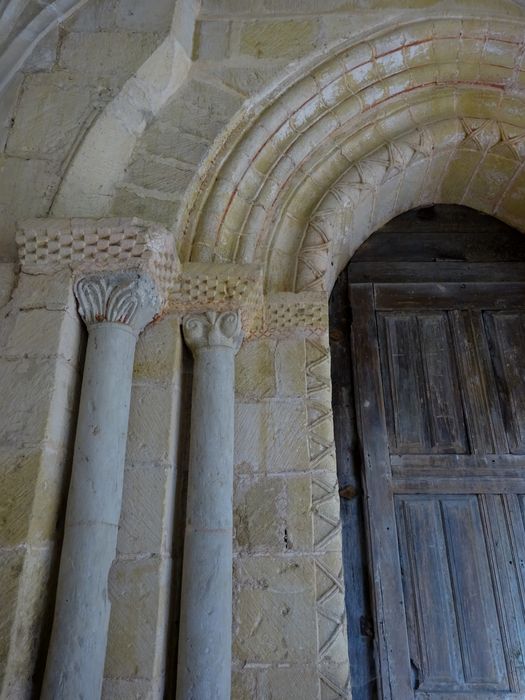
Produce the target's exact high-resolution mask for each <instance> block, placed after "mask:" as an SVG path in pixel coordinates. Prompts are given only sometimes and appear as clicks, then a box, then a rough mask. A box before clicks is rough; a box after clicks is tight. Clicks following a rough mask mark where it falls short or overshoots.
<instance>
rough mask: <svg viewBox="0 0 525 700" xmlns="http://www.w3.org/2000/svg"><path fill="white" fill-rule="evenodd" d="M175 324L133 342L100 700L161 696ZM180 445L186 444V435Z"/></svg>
mask: <svg viewBox="0 0 525 700" xmlns="http://www.w3.org/2000/svg"><path fill="white" fill-rule="evenodd" d="M179 324H180V320H179V318H178V317H176V316H172V315H169V314H168V315H166V316H164V317H162V318H161V319H159V320H157V321H156V322H154V323H153V324H151V325H150V326H148V327H147V328H146V329H145V331H144V332H143V333H142V334H141V335H140V336H139V340H138V343H137V349H136V354H135V363H134V370H133V389H132V399H131V412H130V420H129V428H128V447H127V456H126V468H125V473H124V491H123V501H122V511H121V517H120V523H119V536H118V542H117V558H116V560H115V562H114V564H113V567H112V570H111V574H110V597H111V601H112V610H111V618H110V625H109V639H108V648H107V656H106V667H105V680H104V687H103V695H102V696H103V697H104V698H108V700H109V699H110V698H111V700H113V698H123V699H124V698H125V699H126V700H127V698H129V697H131V696H133V697H141V698H142V697H160V696H162V693H163V688H164V684H165V675H166V663H167V656H166V654H167V649H168V630H169V629H171V627H170V625H171V615H172V610H171V604H172V594H173V587H174V586H175V587H176V585H177V584H176V583H174V579H173V578H172V576H175V577H176V578H175V580H176V581H177V580H178V576H179V575H180V572H179V571H178V568H177V567H178V565H179V564H174V561H173V557H174V556H176V552H177V550H178V546H179V545H178V543H175V542H174V527H175V522H176V518H178V519H180V513H175V512H174V509H175V503H180V501H181V494H180V492H179V489H180V488H181V483H182V479H181V475H182V471H183V469H184V468H185V465H184V463H183V461H181V455H182V454H183V451H181V447H180V443H179V431H180V423H181V420H182V419H183V418H184V414H183V413H182V410H183V409H182V403H181V400H182V395H181V384H182V359H183V351H182V338H181V333H180V327H179ZM187 399H188V397H187V396H186V400H187ZM180 440H181V441H182V442H184V443H185V433H183V434H182V436H181V438H180ZM177 523H178V520H177ZM179 527H180V526H179ZM181 533H182V530H181V531H180V532H179V530H177V533H175V534H176V535H177V536H180V535H181ZM174 569H175V573H173V574H172V571H173V570H174ZM172 632H173V631H172ZM173 634H176V633H175V632H173ZM171 641H172V640H170V643H171ZM170 672H171V671H170Z"/></svg>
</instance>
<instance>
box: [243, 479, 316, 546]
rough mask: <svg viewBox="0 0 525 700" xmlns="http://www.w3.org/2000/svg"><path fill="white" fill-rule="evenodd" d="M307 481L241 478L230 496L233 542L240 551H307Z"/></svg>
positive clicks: (310, 540)
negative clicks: (232, 502) (232, 509)
mask: <svg viewBox="0 0 525 700" xmlns="http://www.w3.org/2000/svg"><path fill="white" fill-rule="evenodd" d="M311 505H312V489H311V478H310V477H309V476H306V475H304V476H303V475H301V476H293V475H290V476H286V477H281V476H275V477H271V476H259V477H255V478H253V477H249V476H248V477H241V478H240V479H238V480H236V486H235V493H234V528H235V543H236V545H237V547H238V548H239V550H240V551H242V552H244V553H248V552H250V553H252V552H266V553H270V552H274V553H285V552H299V551H307V552H311V550H312V544H313V522H312V514H311Z"/></svg>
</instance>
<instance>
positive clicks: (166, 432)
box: [126, 383, 177, 464]
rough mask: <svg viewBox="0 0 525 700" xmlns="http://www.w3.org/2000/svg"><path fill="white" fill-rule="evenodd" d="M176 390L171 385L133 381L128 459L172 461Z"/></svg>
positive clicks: (132, 461)
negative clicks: (136, 382)
mask: <svg viewBox="0 0 525 700" xmlns="http://www.w3.org/2000/svg"><path fill="white" fill-rule="evenodd" d="M176 392H177V389H174V388H173V386H172V385H171V384H153V383H151V384H149V383H148V384H134V386H133V389H132V395H131V410H130V416H129V432H128V444H127V453H126V454H127V461H128V462H130V463H150V464H156V463H160V464H166V463H169V461H170V459H171V455H172V454H173V437H174V430H173V428H174V418H173V403H174V401H175V399H176Z"/></svg>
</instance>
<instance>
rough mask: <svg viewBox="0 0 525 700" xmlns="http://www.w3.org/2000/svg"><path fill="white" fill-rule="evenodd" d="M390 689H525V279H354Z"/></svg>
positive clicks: (479, 696)
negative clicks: (378, 281) (406, 281)
mask: <svg viewBox="0 0 525 700" xmlns="http://www.w3.org/2000/svg"><path fill="white" fill-rule="evenodd" d="M350 293H351V304H352V312H353V323H352V348H353V363H354V375H355V390H356V402H357V411H358V423H359V429H360V439H361V447H362V453H363V464H364V469H363V472H364V474H363V481H364V483H363V488H364V492H365V502H366V513H367V518H366V520H367V523H366V524H367V533H368V540H369V554H370V568H371V578H372V588H373V603H374V610H375V615H376V620H375V631H376V654H377V662H378V675H379V679H380V688H379V692H380V696H381V697H382V698H383V699H384V700H411V699H415V698H417V699H418V700H419V699H422V698H426V699H428V700H430V699H432V700H455V699H456V698H458V699H459V698H462V699H463V700H466V698H471V699H472V700H489V698H490V699H491V700H494V699H495V698H498V699H500V700H501V699H503V698H509V699H510V698H516V699H517V698H521V699H522V700H523V699H524V698H525V661H524V659H525V575H524V574H525V519H524V513H525V510H524V505H525V496H524V495H523V494H525V284H522V283H519V282H513V283H512V284H508V285H505V284H504V283H495V284H484V285H481V284H479V283H461V284H459V283H440V284H433V283H430V282H424V283H419V284H411V285H409V284H398V283H382V284H371V283H369V284H363V283H357V284H351V285H350Z"/></svg>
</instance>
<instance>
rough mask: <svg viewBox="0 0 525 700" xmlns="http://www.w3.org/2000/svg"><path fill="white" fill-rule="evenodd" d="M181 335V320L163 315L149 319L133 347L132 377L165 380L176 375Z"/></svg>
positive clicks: (167, 380) (180, 350) (170, 379)
mask: <svg viewBox="0 0 525 700" xmlns="http://www.w3.org/2000/svg"><path fill="white" fill-rule="evenodd" d="M181 354H182V337H181V333H180V320H179V318H177V317H175V316H164V317H162V318H161V319H159V320H158V321H156V322H155V323H150V325H149V326H147V327H146V328H145V329H144V331H143V332H142V333H141V334H140V336H139V339H138V342H137V347H136V350H135V361H134V364H133V378H134V380H135V381H137V382H138V381H145V380H149V381H160V382H162V381H164V382H171V381H174V380H176V379H177V377H176V371H177V368H179V367H180V363H181Z"/></svg>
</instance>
